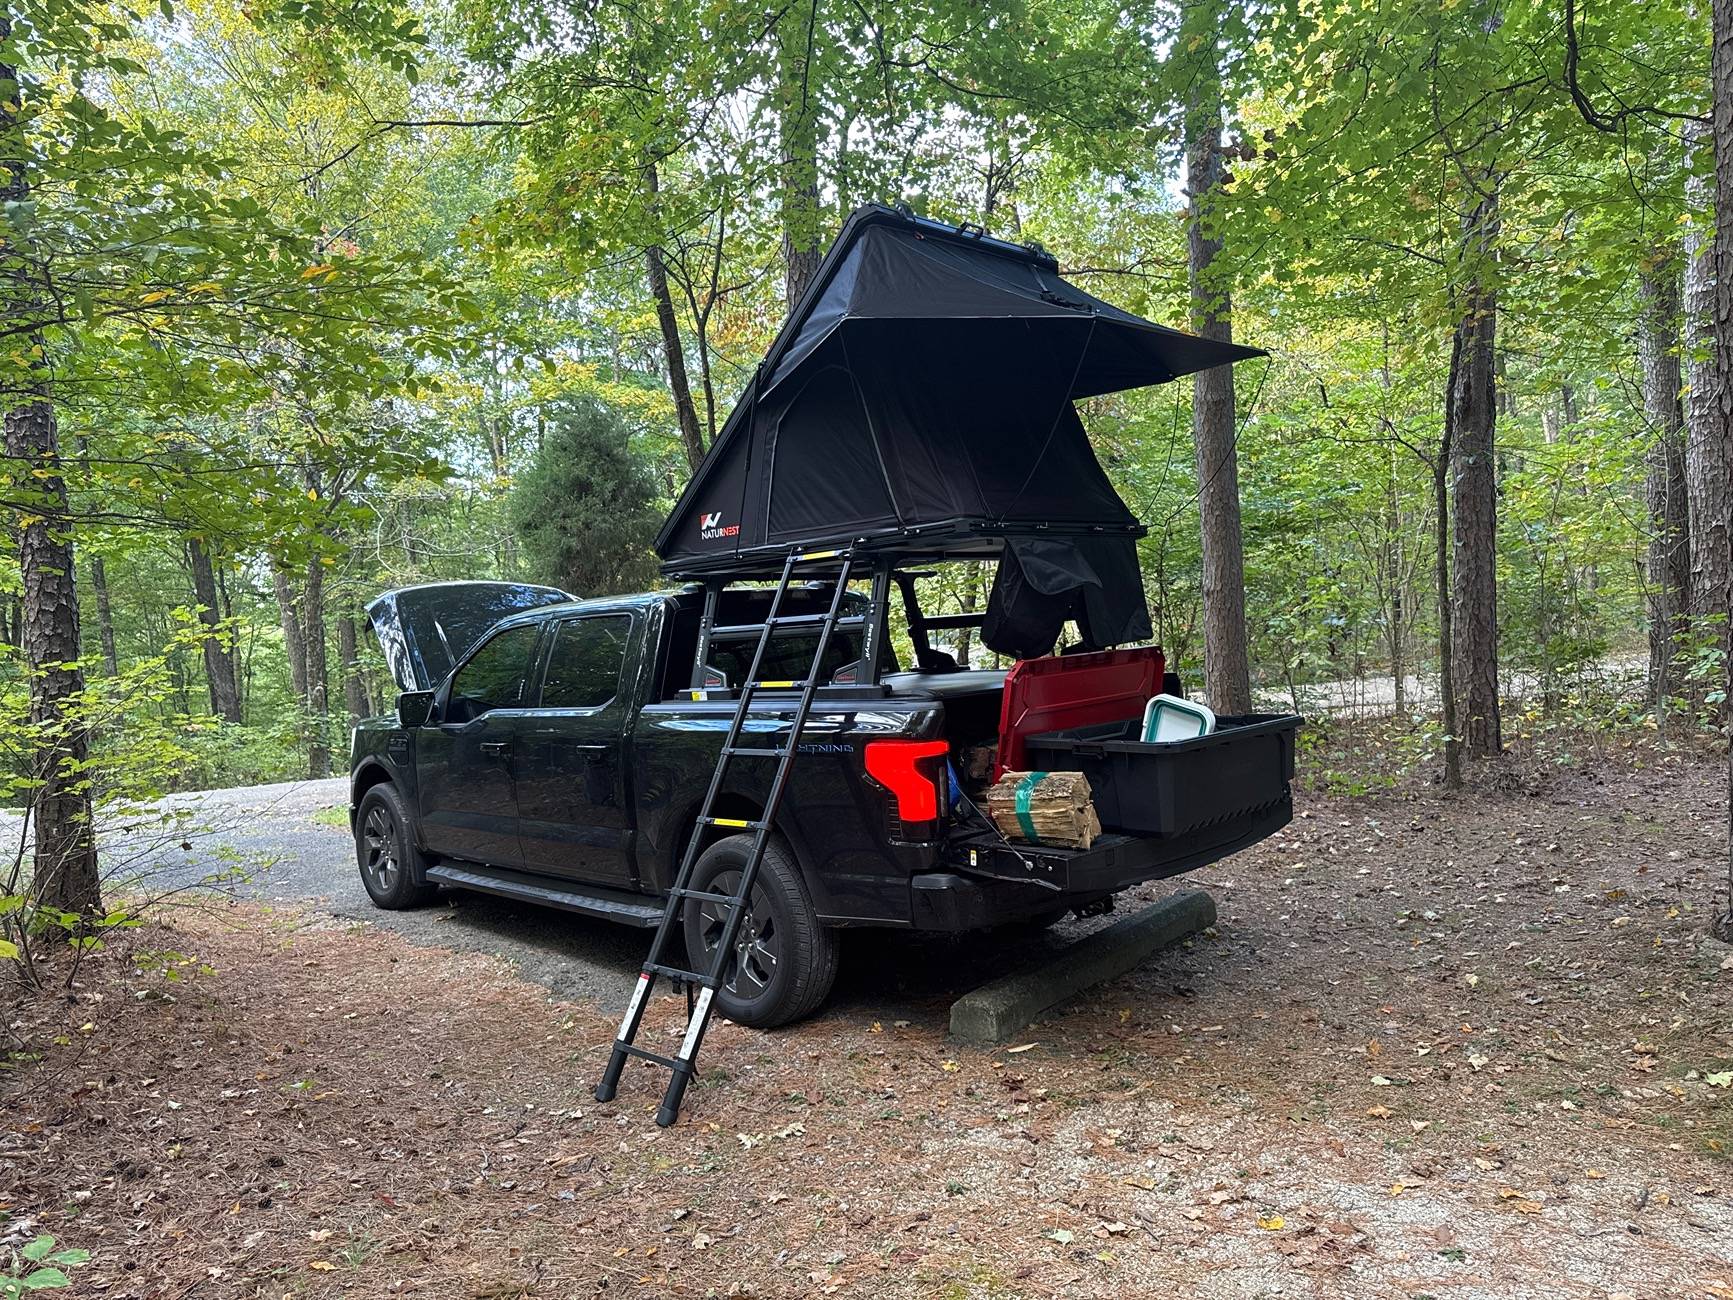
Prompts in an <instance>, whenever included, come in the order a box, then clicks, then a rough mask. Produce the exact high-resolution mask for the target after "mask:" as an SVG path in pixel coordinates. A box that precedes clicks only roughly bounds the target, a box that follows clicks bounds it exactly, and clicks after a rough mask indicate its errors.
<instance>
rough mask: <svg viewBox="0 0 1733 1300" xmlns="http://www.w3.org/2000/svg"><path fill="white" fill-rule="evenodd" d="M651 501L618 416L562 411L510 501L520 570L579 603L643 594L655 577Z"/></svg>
mask: <svg viewBox="0 0 1733 1300" xmlns="http://www.w3.org/2000/svg"><path fill="white" fill-rule="evenodd" d="M654 496H655V490H654V487H653V486H652V484H651V481H650V477H649V474H648V473H647V472H646V470H645V468H644V465H643V463H642V462H641V461H640V460H638V459H637V458H635V457H634V456H633V454H632V450H631V442H630V434H629V431H628V429H627V427H626V422H625V420H623V419H622V418H621V417H620V414H619V413H618V412H617V411H615V410H613V409H612V408H611V407H608V406H606V405H604V404H603V403H601V402H599V401H596V400H594V399H592V398H574V399H572V400H570V401H568V402H566V403H564V404H562V405H561V406H560V407H559V408H557V409H556V410H555V411H554V412H553V414H552V415H551V416H550V418H549V420H548V429H547V433H546V435H545V436H544V438H543V440H542V444H541V446H540V447H539V448H537V450H536V454H535V458H534V459H533V460H532V461H531V462H530V467H529V469H528V470H527V471H526V472H525V474H524V476H523V478H522V479H521V480H520V481H519V482H518V484H517V487H516V490H515V491H514V492H513V493H512V522H513V524H514V526H515V527H516V529H517V533H518V536H519V537H520V538H521V539H522V541H523V554H524V562H525V563H526V564H527V565H528V566H529V568H530V570H531V573H532V575H533V576H534V577H535V578H536V579H538V580H540V581H544V582H553V583H557V584H558V585H560V586H562V587H564V588H565V589H566V590H567V591H569V592H572V593H573V594H574V595H578V596H586V597H587V596H605V595H609V594H612V593H614V592H621V591H636V590H640V589H642V588H643V587H645V586H646V585H648V584H649V583H650V582H651V581H652V580H653V579H654V577H655V573H656V567H655V560H654V557H653V556H652V555H651V552H650V543H651V541H652V540H653V539H654V538H655V536H656V528H657V524H658V522H659V520H660V512H659V511H658V510H657V509H656V506H655V502H654Z"/></svg>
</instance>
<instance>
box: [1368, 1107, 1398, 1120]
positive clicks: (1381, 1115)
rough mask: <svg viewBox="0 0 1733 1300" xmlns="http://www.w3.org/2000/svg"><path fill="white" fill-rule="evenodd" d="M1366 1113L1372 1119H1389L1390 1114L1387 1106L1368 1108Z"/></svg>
mask: <svg viewBox="0 0 1733 1300" xmlns="http://www.w3.org/2000/svg"><path fill="white" fill-rule="evenodd" d="M1366 1113H1367V1114H1368V1115H1370V1116H1371V1117H1372V1118H1373V1119H1389V1118H1390V1116H1391V1114H1392V1112H1391V1110H1390V1108H1389V1107H1388V1106H1368V1107H1366Z"/></svg>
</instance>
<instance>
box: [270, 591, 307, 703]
mask: <svg viewBox="0 0 1733 1300" xmlns="http://www.w3.org/2000/svg"><path fill="white" fill-rule="evenodd" d="M271 587H272V589H273V590H274V591H275V592H276V596H277V617H278V619H280V620H281V622H282V624H283V655H284V658H286V659H288V661H289V685H290V687H291V688H292V689H293V690H294V692H295V698H296V699H297V700H299V701H301V706H302V707H303V708H305V707H306V704H307V639H306V637H305V636H304V635H303V634H302V632H301V612H300V610H299V609H298V608H297V605H298V604H299V602H298V601H297V600H296V599H295V591H294V588H293V587H292V586H291V585H290V583H289V571H288V569H287V568H285V567H284V566H283V565H281V564H276V563H273V564H272V565H271Z"/></svg>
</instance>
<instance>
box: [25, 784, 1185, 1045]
mask: <svg viewBox="0 0 1733 1300" xmlns="http://www.w3.org/2000/svg"><path fill="white" fill-rule="evenodd" d="M348 798H349V794H348V780H347V778H346V777H333V778H331V779H329V780H324V781H289V782H283V783H280V784H276V785H257V786H243V787H239V788H236V789H229V790H205V791H200V792H196V793H189V794H178V795H171V796H169V797H168V798H166V799H164V800H162V801H160V802H159V803H157V804H154V805H152V806H151V807H150V808H149V809H147V810H143V811H141V813H140V814H139V815H138V816H137V817H136V818H134V820H133V824H132V825H131V826H130V827H128V828H125V829H113V828H112V827H111V829H110V830H109V831H108V832H107V833H105V834H104V835H103V836H102V838H101V850H102V865H103V876H104V881H105V888H107V890H108V891H109V894H110V895H111V896H113V895H116V894H119V893H122V892H130V893H137V894H142V895H144V896H146V897H151V898H157V897H160V896H162V895H164V894H170V893H177V894H182V895H185V894H190V893H195V892H197V893H205V894H213V893H214V894H225V895H229V896H232V897H235V898H238V899H246V900H248V901H253V902H261V903H268V904H277V905H281V906H291V907H300V908H306V909H308V910H309V911H311V912H315V913H317V912H324V913H327V914H329V915H330V916H332V917H334V918H337V919H338V920H340V921H347V922H352V923H355V924H358V925H368V926H378V927H380V928H382V929H388V930H393V931H396V932H397V933H399V934H401V935H403V936H404V937H405V938H407V939H409V940H410V941H411V942H413V943H418V944H424V945H430V946H436V947H442V948H450V949H453V950H455V951H459V952H481V953H487V954H489V955H493V956H498V957H503V958H505V959H506V960H508V961H510V962H511V963H513V965H514V966H515V967H516V968H517V970H518V972H519V973H520V974H521V975H523V976H524V977H525V978H527V979H530V980H533V981H535V982H536V983H538V984H541V985H543V986H544V987H546V988H547V989H548V990H549V992H550V993H552V994H553V995H554V996H556V997H558V998H562V999H577V998H593V999H595V1000H597V1001H598V1002H599V1003H600V1004H601V1005H602V1006H603V1007H604V1008H607V1009H610V1010H612V1009H615V1008H619V1007H623V1006H624V1005H625V999H626V994H627V992H628V991H629V990H630V988H631V986H632V979H633V976H634V975H635V974H636V973H637V970H638V967H639V965H640V964H641V963H642V962H643V960H644V958H645V956H646V954H647V952H648V949H649V942H650V940H649V934H648V933H647V932H646V931H642V930H634V929H629V928H627V927H625V926H619V925H614V924H611V923H609V922H606V921H599V920H592V919H590V918H588V917H583V916H578V915H575V914H573V913H570V912H561V911H558V910H555V909H553V908H545V907H534V906H530V905H527V904H520V903H514V902H511V901H509V900H506V899H501V898H493V897H490V896H488V895H486V894H476V893H470V892H468V891H465V890H448V891H446V892H444V893H442V894H441V896H440V901H439V902H438V903H436V904H435V905H433V906H431V907H425V908H419V909H417V910H414V911H407V912H385V911H381V910H380V909H378V908H376V907H374V906H373V903H372V901H371V900H370V899H369V898H368V897H367V895H366V893H365V892H364V891H363V890H362V888H361V878H360V875H359V873H358V872H357V871H356V868H355V849H354V842H353V841H352V840H351V838H350V833H349V830H348V828H347V826H332V825H326V824H323V823H321V822H318V821H315V820H314V817H315V815H316V814H318V813H320V812H322V811H324V810H327V809H332V808H339V807H342V808H346V807H347V804H348ZM164 814H168V815H169V817H170V821H169V822H168V823H167V824H166V825H165V824H164ZM111 820H112V819H111ZM22 829H23V828H22V825H21V822H20V818H19V817H17V816H16V815H15V814H11V813H5V812H0V835H4V836H6V837H7V839H6V840H5V841H3V842H5V843H7V844H15V843H16V840H17V836H18V835H19V834H20V833H21V832H22ZM1197 883H1200V882H1197V881H1195V880H1191V881H1187V882H1183V883H1181V884H1179V885H1178V887H1185V885H1188V884H1197ZM1174 887H1176V884H1175V882H1163V883H1160V884H1156V885H1150V886H1145V887H1143V888H1142V889H1140V890H1138V891H1136V893H1135V895H1130V894H1128V895H1127V896H1126V897H1125V898H1124V899H1123V900H1122V901H1123V904H1124V905H1125V906H1128V907H1135V906H1137V905H1138V904H1139V903H1140V902H1143V901H1148V900H1147V897H1145V896H1154V895H1158V894H1160V893H1165V892H1169V891H1170V890H1171V889H1172V888H1174ZM1113 919H1115V918H1113V917H1096V918H1090V919H1088V920H1078V919H1076V918H1072V919H1070V920H1068V921H1065V922H1062V923H1060V924H1058V925H1055V926H1054V927H1052V928H1051V929H1050V930H1046V931H1042V932H1038V933H1022V932H1019V933H1018V934H1017V935H1016V937H1015V941H1014V942H1006V936H1004V935H998V936H994V935H982V934H971V935H954V936H953V935H942V934H915V933H902V932H896V931H888V930H851V931H847V932H845V938H844V944H845V946H844V961H843V964H842V968H841V971H840V972H839V976H838V981H837V989H836V993H835V994H834V995H833V996H832V998H831V1000H830V1005H831V1006H832V1007H837V1006H842V1007H849V1006H858V1007H863V1008H864V1007H870V1008H872V1010H873V1013H874V1014H875V1015H876V1014H883V1015H886V1016H889V1017H895V1016H898V1015H901V1014H903V1013H904V1012H905V1011H910V1010H911V1009H912V1008H914V1007H916V1006H918V1005H920V1004H922V1003H923V1002H926V1001H928V1000H930V999H933V998H935V997H943V998H945V999H947V1000H948V999H949V998H952V997H956V996H958V995H959V994H961V993H963V992H965V991H967V990H968V989H969V988H972V987H973V986H974V985H976V984H978V983H980V982H982V981H983V980H987V979H991V978H993V977H995V976H996V975H999V974H1003V973H1005V972H1006V971H1008V970H1010V969H1012V968H1013V967H1016V966H1021V965H1023V964H1025V963H1026V962H1029V961H1032V960H1035V959H1037V958H1038V957H1039V956H1040V955H1041V954H1042V953H1044V952H1047V951H1051V950H1053V949H1055V948H1058V947H1060V946H1063V945H1064V944H1065V943H1067V942H1069V941H1071V940H1073V939H1075V938H1077V937H1078V936H1079V935H1081V934H1083V933H1086V932H1088V931H1089V930H1092V929H1096V928H1099V927H1100V926H1102V925H1106V924H1110V923H1111V921H1112V920H1113ZM851 954H852V956H851Z"/></svg>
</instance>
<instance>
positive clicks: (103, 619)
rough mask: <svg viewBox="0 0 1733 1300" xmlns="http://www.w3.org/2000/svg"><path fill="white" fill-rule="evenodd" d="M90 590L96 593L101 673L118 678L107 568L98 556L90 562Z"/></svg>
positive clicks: (118, 668)
mask: <svg viewBox="0 0 1733 1300" xmlns="http://www.w3.org/2000/svg"><path fill="white" fill-rule="evenodd" d="M90 589H91V590H92V591H93V592H95V593H96V635H97V638H98V640H100V641H101V643H102V671H103V672H105V673H107V674H108V676H110V677H119V676H120V655H119V653H118V652H116V650H115V648H114V608H113V606H112V605H110V604H109V599H108V566H107V565H106V564H104V563H103V562H102V557H101V556H100V555H95V556H92V557H91V560H90Z"/></svg>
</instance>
